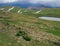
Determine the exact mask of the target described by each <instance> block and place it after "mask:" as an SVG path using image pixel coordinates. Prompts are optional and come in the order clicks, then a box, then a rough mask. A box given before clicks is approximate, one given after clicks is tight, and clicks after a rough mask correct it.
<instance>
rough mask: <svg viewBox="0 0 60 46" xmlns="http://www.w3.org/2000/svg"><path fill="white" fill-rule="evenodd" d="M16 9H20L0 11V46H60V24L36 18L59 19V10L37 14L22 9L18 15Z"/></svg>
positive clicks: (33, 11) (46, 9)
mask: <svg viewBox="0 0 60 46" xmlns="http://www.w3.org/2000/svg"><path fill="white" fill-rule="evenodd" d="M4 8H5V9H9V8H11V6H10V7H4ZM16 9H17V10H18V9H22V8H19V7H15V9H13V10H11V11H10V12H7V10H0V46H60V22H55V21H46V20H42V19H39V18H38V16H39V17H40V16H54V17H60V13H59V12H60V11H59V10H60V9H59V8H54V9H50V8H44V9H42V11H41V12H40V13H38V14H34V13H35V12H36V10H30V9H22V12H23V13H22V14H20V13H17V10H16ZM48 11H49V12H48Z"/></svg>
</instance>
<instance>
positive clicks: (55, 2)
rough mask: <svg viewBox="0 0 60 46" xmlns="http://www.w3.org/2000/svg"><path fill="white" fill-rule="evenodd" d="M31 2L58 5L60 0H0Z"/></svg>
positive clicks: (5, 1) (6, 0)
mask: <svg viewBox="0 0 60 46" xmlns="http://www.w3.org/2000/svg"><path fill="white" fill-rule="evenodd" d="M13 2H17V3H31V4H39V5H40V4H43V5H50V6H56V7H58V6H59V7H60V0H0V3H13Z"/></svg>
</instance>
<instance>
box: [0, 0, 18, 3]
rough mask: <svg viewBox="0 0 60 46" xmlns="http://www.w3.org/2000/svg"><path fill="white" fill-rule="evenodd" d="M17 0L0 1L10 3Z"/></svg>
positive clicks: (0, 1) (0, 0)
mask: <svg viewBox="0 0 60 46" xmlns="http://www.w3.org/2000/svg"><path fill="white" fill-rule="evenodd" d="M16 1H17V0H0V3H11V2H16Z"/></svg>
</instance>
